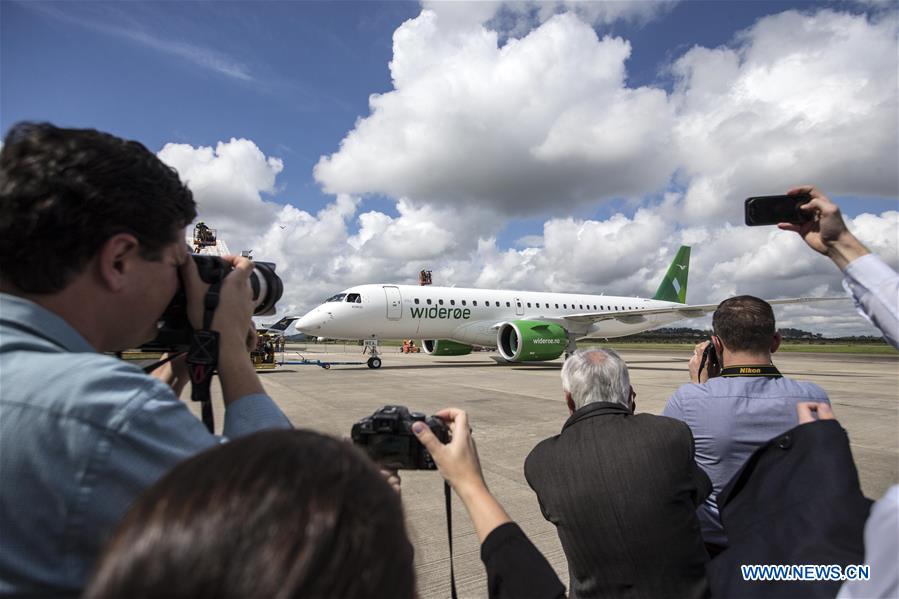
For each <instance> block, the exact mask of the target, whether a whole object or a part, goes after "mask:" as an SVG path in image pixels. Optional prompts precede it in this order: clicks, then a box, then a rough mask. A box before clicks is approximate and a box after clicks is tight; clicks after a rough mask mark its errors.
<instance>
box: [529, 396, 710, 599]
mask: <svg viewBox="0 0 899 599" xmlns="http://www.w3.org/2000/svg"><path fill="white" fill-rule="evenodd" d="M524 474H525V477H526V478H527V480H528V484H530V485H531V488H532V489H534V491H535V492H536V493H537V499H538V500H539V502H540V509H541V510H542V512H543V515H544V516H545V517H546V519H547V520H549V521H550V522H552V523H553V524H555V525H556V528H557V529H558V532H559V539H560V540H561V542H562V548H563V549H564V550H565V556H566V557H567V558H568V570H569V573H570V575H571V580H570V586H569V592H570V593H571V597H626V598H637V597H641V598H642V597H647V598H648V597H677V598H678V599H688V598H690V597H704V596H707V594H708V585H707V583H706V579H705V565H706V563H707V562H708V559H709V558H708V554H707V553H706V551H705V547H704V545H703V542H702V537H701V536H700V532H699V521H698V520H697V518H696V506H697V505H698V504H699V503H701V502H702V501H703V500H704V499H705V498H706V497H707V496H708V495H709V493H710V492H711V489H712V485H711V483H710V482H709V478H708V476H706V474H705V472H703V471H702V470H701V469H700V468H699V467H698V466H696V463H695V461H694V460H693V436H692V434H691V433H690V428H689V427H688V426H687V425H686V424H684V423H683V422H681V421H679V420H674V419H672V418H666V417H664V416H653V415H652V414H639V415H634V414H632V413H631V412H630V410H628V409H627V408H625V407H624V406H622V405H620V404H613V403H605V402H600V403H592V404H588V405H586V406H584V407H583V408H581V409H580V410H578V411H576V412H575V413H574V414H572V415H571V418H569V419H568V421H567V422H566V423H565V426H564V427H563V428H562V433H561V434H559V435H556V436H555V437H551V438H549V439H546V440H545V441H542V442H540V443H539V444H538V445H537V447H535V448H534V449H533V451H531V453H530V455H529V456H528V457H527V460H526V461H525V464H524Z"/></svg>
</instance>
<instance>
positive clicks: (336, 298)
mask: <svg viewBox="0 0 899 599" xmlns="http://www.w3.org/2000/svg"><path fill="white" fill-rule="evenodd" d="M325 301H326V302H342V301H346V302H349V303H354V304H361V303H362V296H361V295H360V294H358V293H338V294H337V295H333V296H331V297H329V298H328V299H326V300H325ZM425 302H426V303H427V305H429V306H430V305H431V300H430V299H426V300H425ZM460 302H461V305H463V306H467V305H468V302H467V301H466V300H460ZM415 303H416V304H420V303H421V302H420V300H419V299H418V298H415ZM493 303H494V304H495V305H496V307H497V308H499V307H500V302H496V301H495V302H493ZM437 304H438V305H440V306H442V305H443V300H442V299H439V300H437ZM449 305H450V306H455V305H456V300H450V301H449ZM471 305H472V306H477V305H478V302H477V300H473V301H472V302H471ZM484 305H485V306H486V307H488V308H489V307H490V300H487V301H485V302H484ZM517 305H518V307H522V305H521V302H518V304H517ZM585 305H586V308H587V310H590V309H591V308H592V309H593V310H613V309H614V310H624V308H619V307H618V306H603V305H599V306H597V305H596V304H593V305H592V306H591V305H590V304H571V309H572V310H573V309H575V308H577V309H579V310H583V309H584V306H585ZM506 307H507V308H511V307H512V302H506ZM527 307H528V308H530V307H531V302H527ZM533 307H535V308H539V307H540V302H534V306H533ZM543 307H544V308H547V309H552V307H551V306H550V304H549V302H544V306H543ZM555 307H556V309H557V310H558V309H559V304H555ZM562 309H563V310H567V309H568V304H562ZM641 309H644V310H645V308H641Z"/></svg>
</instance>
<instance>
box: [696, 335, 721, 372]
mask: <svg viewBox="0 0 899 599" xmlns="http://www.w3.org/2000/svg"><path fill="white" fill-rule="evenodd" d="M703 368H705V369H706V372H707V373H708V375H709V378H710V379H711V378H714V377H716V376H718V375H720V374H721V362H720V361H719V360H718V352H717V351H715V344H714V343H712V341H709V344H708V345H706V346H705V349H704V350H703V351H702V359H701V360H700V361H699V370H698V371H697V375H698V376H700V377H701V376H702V369H703Z"/></svg>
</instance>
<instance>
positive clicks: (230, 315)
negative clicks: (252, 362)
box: [181, 256, 256, 352]
mask: <svg viewBox="0 0 899 599" xmlns="http://www.w3.org/2000/svg"><path fill="white" fill-rule="evenodd" d="M224 259H225V260H226V261H227V262H228V263H229V264H231V266H232V267H233V270H232V271H231V272H229V273H228V274H227V275H226V276H225V278H224V279H223V280H222V284H221V288H220V290H219V304H218V306H217V307H216V309H215V314H214V316H213V318H212V324H211V326H210V329H211V330H213V331H216V332H218V333H219V351H220V352H221V351H222V350H223V349H225V348H233V347H238V348H240V350H241V351H243V350H244V348H247V347H249V348H250V349H252V346H250V345H249V343H250V339H251V338H252V341H253V345H255V330H256V329H255V326H254V325H253V320H252V315H253V310H254V306H253V291H252V289H251V288H250V285H249V279H250V273H252V272H253V261H252V260H249V259H247V258H242V257H239V256H225V257H224ZM181 278H182V280H183V281H184V289H185V293H186V294H187V305H188V317H189V318H190V323H191V325H192V326H193V327H194V328H195V329H200V328H202V327H203V301H204V298H205V297H206V292H207V291H208V290H209V285H208V284H207V283H205V282H203V280H202V279H201V278H200V274H199V272H198V271H197V265H196V263H195V262H194V261H193V260H186V261H185V263H184V264H183V265H182V266H181ZM250 329H252V330H253V334H252V337H250V336H249V335H248V332H249V331H250ZM247 351H249V350H247Z"/></svg>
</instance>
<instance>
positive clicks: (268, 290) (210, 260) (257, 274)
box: [141, 254, 284, 352]
mask: <svg viewBox="0 0 899 599" xmlns="http://www.w3.org/2000/svg"><path fill="white" fill-rule="evenodd" d="M190 257H191V258H193V260H194V262H195V263H196V265H197V271H198V272H199V273H200V278H201V279H202V280H203V282H204V283H208V284H210V285H212V284H214V283H218V282H220V281H221V280H222V279H224V278H225V277H226V276H227V275H228V273H229V272H231V270H233V267H232V266H231V264H230V263H228V262H227V261H226V260H224V259H223V258H220V257H218V256H208V255H205V254H191V256H190ZM250 287H251V288H252V289H253V302H254V303H255V304H256V309H255V310H254V311H253V314H254V315H256V316H269V315H271V314H274V313H275V304H276V303H277V302H278V300H279V299H281V294H282V293H283V292H284V284H283V283H282V282H281V278H280V277H279V276H278V275H277V274H275V265H274V264H273V263H271V262H253V272H252V273H251V274H250ZM158 328H159V333H158V334H157V335H156V338H155V339H154V340H153V341H150V342H149V343H146V344H144V345H143V346H141V350H143V351H153V352H158V351H163V352H165V351H169V352H171V351H185V350H187V349H188V348H189V347H190V343H191V331H192V330H193V327H192V326H191V324H190V320H189V319H188V317H187V295H186V294H185V292H184V286H183V284H182V285H180V286H179V287H178V291H177V292H175V296H174V297H173V298H172V301H171V302H169V305H168V307H166V309H165V312H163V313H162V316H160V317H159V323H158Z"/></svg>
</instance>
